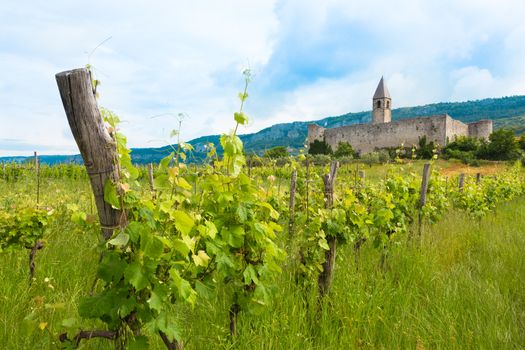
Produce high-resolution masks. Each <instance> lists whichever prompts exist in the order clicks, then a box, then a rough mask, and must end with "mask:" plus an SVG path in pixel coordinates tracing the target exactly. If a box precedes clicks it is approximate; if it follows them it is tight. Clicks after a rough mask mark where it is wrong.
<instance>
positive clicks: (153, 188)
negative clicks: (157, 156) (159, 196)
mask: <svg viewBox="0 0 525 350" xmlns="http://www.w3.org/2000/svg"><path fill="white" fill-rule="evenodd" d="M148 180H149V188H150V190H151V191H155V187H154V186H153V164H152V163H149V164H148Z"/></svg>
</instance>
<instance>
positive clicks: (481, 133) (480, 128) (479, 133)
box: [468, 120, 492, 140]
mask: <svg viewBox="0 0 525 350" xmlns="http://www.w3.org/2000/svg"><path fill="white" fill-rule="evenodd" d="M468 134H469V136H470V137H477V138H478V139H486V140H488V138H489V136H490V134H492V120H479V121H477V122H474V123H469V124H468Z"/></svg>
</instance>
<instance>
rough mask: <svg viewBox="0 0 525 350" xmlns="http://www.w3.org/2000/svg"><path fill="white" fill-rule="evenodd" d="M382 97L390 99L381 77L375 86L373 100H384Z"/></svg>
mask: <svg viewBox="0 0 525 350" xmlns="http://www.w3.org/2000/svg"><path fill="white" fill-rule="evenodd" d="M384 97H388V98H391V97H390V92H388V89H387V87H386V85H385V82H384V80H383V77H381V80H380V81H379V84H378V85H377V89H376V92H375V93H374V97H373V98H374V99H376V98H384Z"/></svg>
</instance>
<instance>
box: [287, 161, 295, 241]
mask: <svg viewBox="0 0 525 350" xmlns="http://www.w3.org/2000/svg"><path fill="white" fill-rule="evenodd" d="M296 183H297V169H294V170H293V171H292V179H291V180H290V203H289V206H288V208H289V213H290V217H289V219H288V235H289V236H290V237H292V235H293V229H294V224H295V187H296Z"/></svg>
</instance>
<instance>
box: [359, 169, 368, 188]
mask: <svg viewBox="0 0 525 350" xmlns="http://www.w3.org/2000/svg"><path fill="white" fill-rule="evenodd" d="M359 178H360V179H361V180H360V181H361V188H365V184H366V178H365V171H364V170H359Z"/></svg>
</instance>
